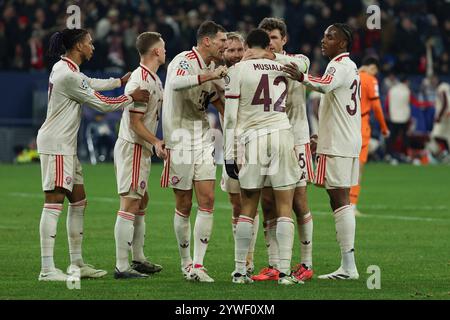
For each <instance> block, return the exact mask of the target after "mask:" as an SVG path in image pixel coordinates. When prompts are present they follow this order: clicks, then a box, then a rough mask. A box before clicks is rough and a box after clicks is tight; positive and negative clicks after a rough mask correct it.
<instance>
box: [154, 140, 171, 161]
mask: <svg viewBox="0 0 450 320" xmlns="http://www.w3.org/2000/svg"><path fill="white" fill-rule="evenodd" d="M152 149H153V154H156V156H157V157H158V158H160V159H163V160H166V159H167V156H168V155H169V154H168V151H167V149H166V144H165V143H164V141H163V140H158V142H157V143H155V144H154V145H153V148H152Z"/></svg>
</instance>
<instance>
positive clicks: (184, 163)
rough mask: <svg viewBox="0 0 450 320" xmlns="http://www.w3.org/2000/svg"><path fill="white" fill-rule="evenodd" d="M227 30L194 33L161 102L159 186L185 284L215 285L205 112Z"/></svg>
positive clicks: (210, 25)
mask: <svg viewBox="0 0 450 320" xmlns="http://www.w3.org/2000/svg"><path fill="white" fill-rule="evenodd" d="M225 32H226V31H225V29H224V28H223V27H222V26H220V25H218V24H216V23H214V22H213V21H205V22H203V23H202V24H201V25H200V26H199V29H198V31H197V46H196V47H193V48H192V50H191V51H184V52H182V53H180V54H178V55H177V56H176V57H175V58H174V59H173V60H172V62H171V63H170V64H169V67H168V70H167V79H166V86H165V88H164V101H163V108H162V109H163V115H162V121H163V122H162V125H163V135H164V140H165V142H166V148H167V149H168V152H169V153H168V159H167V160H166V161H165V162H164V170H163V173H162V175H161V186H163V187H171V188H172V189H173V191H174V194H175V215H174V229H175V235H176V238H177V243H178V250H179V253H180V258H181V271H182V273H183V276H184V277H185V278H186V279H187V280H194V281H200V282H213V281H214V280H213V278H211V277H210V276H209V275H208V273H207V270H206V268H204V266H203V260H204V257H205V253H206V249H207V247H208V242H209V240H210V238H211V232H212V226H213V211H214V184H215V179H216V166H215V163H214V142H213V139H212V135H211V132H210V127H209V122H208V118H207V113H206V110H207V108H208V105H209V103H210V102H211V101H214V100H215V99H217V92H216V91H217V90H216V89H215V86H214V84H213V81H212V80H216V79H220V78H223V77H224V76H225V75H226V72H227V68H226V67H225V66H219V67H217V68H214V67H215V65H214V63H213V62H212V61H213V59H221V58H222V55H223V51H224V50H225V41H226V34H225ZM192 189H194V190H195V195H196V197H197V203H198V210H197V216H196V219H195V226H194V259H192V258H191V252H190V238H191V225H190V221H189V217H190V214H191V208H192V193H193V192H192V191H193V190H192Z"/></svg>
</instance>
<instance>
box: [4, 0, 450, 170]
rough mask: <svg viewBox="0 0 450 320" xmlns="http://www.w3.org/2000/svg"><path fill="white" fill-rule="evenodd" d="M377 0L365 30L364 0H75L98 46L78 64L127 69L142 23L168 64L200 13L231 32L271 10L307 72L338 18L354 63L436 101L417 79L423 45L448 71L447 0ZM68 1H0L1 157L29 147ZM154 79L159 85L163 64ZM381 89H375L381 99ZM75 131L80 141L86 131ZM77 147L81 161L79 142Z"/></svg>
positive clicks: (427, 119) (419, 120)
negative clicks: (157, 39) (376, 68)
mask: <svg viewBox="0 0 450 320" xmlns="http://www.w3.org/2000/svg"><path fill="white" fill-rule="evenodd" d="M378 3H379V5H380V8H381V27H382V29H381V30H368V29H367V27H366V19H367V16H368V14H367V13H366V7H367V1H362V0H351V1H343V0H338V1H333V0H322V1H312V0H275V1H268V0H232V1H225V0H203V1H198V0H183V1H178V0H165V1H161V0H111V1H106V0H102V1H87V0H80V1H77V5H79V6H80V8H81V18H82V21H81V23H82V27H84V28H87V29H88V30H89V31H90V33H91V34H92V35H93V38H94V40H95V42H94V45H95V50H96V53H95V55H94V58H93V59H92V60H91V61H89V62H88V63H86V64H85V65H83V71H84V72H86V73H87V74H88V75H90V76H96V77H109V76H111V75H119V74H122V73H124V72H125V71H128V70H133V69H134V68H135V67H136V66H137V63H138V55H137V52H136V50H135V47H134V43H135V39H136V36H137V35H138V34H139V33H140V32H142V31H145V30H147V31H158V32H160V33H161V34H162V35H163V38H164V39H166V47H167V64H168V63H169V62H170V61H171V59H172V58H173V57H174V55H175V54H177V53H178V52H180V51H182V50H186V49H189V48H190V47H191V46H192V44H193V43H195V30H196V29H197V27H198V26H199V24H200V23H201V22H202V21H204V20H206V19H213V20H215V21H216V22H217V23H220V24H222V25H223V26H224V27H225V28H227V30H229V31H234V30H237V31H240V32H243V33H246V32H248V31H249V30H250V29H251V28H253V27H255V26H257V24H258V23H259V21H260V20H261V19H262V18H264V17H266V16H274V17H282V18H284V19H285V21H286V23H287V26H288V30H289V31H290V33H289V35H288V36H289V41H288V44H287V45H286V50H287V51H288V52H301V53H303V54H305V55H307V56H308V57H309V58H310V60H311V69H310V70H311V73H313V74H320V73H321V72H322V71H323V69H324V67H325V66H326V63H327V61H326V60H325V59H323V58H322V56H321V54H320V39H321V37H322V34H321V33H322V30H324V29H325V28H326V27H327V26H328V25H329V24H330V23H331V22H335V21H341V22H347V23H348V24H350V25H351V26H352V27H353V29H354V44H353V49H352V58H353V60H354V61H355V62H356V63H359V62H360V61H361V59H362V58H363V57H364V56H366V55H375V56H378V57H379V58H380V60H381V67H382V70H381V77H386V79H389V77H388V76H389V75H390V74H394V75H399V74H407V75H408V77H409V79H410V85H411V88H412V89H413V90H414V92H416V93H418V94H417V98H418V99H419V100H427V101H432V102H433V101H434V96H433V94H432V92H433V90H434V89H435V87H434V88H433V86H432V85H431V86H428V87H424V85H423V83H422V82H423V81H424V78H425V73H426V66H427V61H428V60H427V55H426V49H425V45H424V43H426V42H427V41H428V42H430V43H432V48H433V49H432V57H431V58H432V61H433V66H432V69H433V71H434V74H436V75H439V76H441V77H442V76H444V75H446V76H447V77H448V74H450V67H449V51H448V48H450V18H449V16H448V14H446V13H448V12H449V11H450V3H449V2H448V1H445V0H436V1H425V0H415V1H400V0H380V1H378ZM67 5H68V4H67V3H66V2H64V1H56V0H53V1H41V0H15V1H1V2H0V13H1V15H0V70H1V71H0V85H2V88H4V91H3V94H4V97H3V98H4V102H3V108H1V110H0V130H1V131H2V132H5V134H2V140H4V141H5V143H3V142H2V146H5V147H4V148H3V150H2V152H1V153H0V161H2V162H9V161H12V160H13V159H14V156H15V155H14V153H15V152H14V148H15V147H17V146H18V145H23V146H25V145H27V144H28V143H29V141H30V140H31V139H32V137H33V135H35V134H36V131H37V128H39V126H40V124H41V123H42V120H43V119H44V116H45V110H46V90H47V88H46V85H47V80H48V71H49V70H50V68H51V67H52V65H53V63H54V62H55V61H54V60H52V59H49V58H48V57H47V56H46V48H47V47H48V40H49V37H50V35H51V34H52V33H53V32H55V31H56V30H61V29H63V28H64V27H65V24H66V19H67V16H68V15H67V13H66V9H67ZM428 62H429V61H428ZM160 77H161V79H162V81H163V82H164V79H165V71H164V68H162V71H161V72H160ZM447 81H448V78H447ZM381 83H383V81H380V84H381ZM430 88H431V89H430ZM386 92H387V91H386V88H384V87H383V86H382V87H381V94H382V97H384V95H385V94H386ZM430 92H431V94H430ZM111 94H117V92H111ZM383 101H384V99H383ZM432 109H433V108H430V109H427V110H425V109H423V108H418V109H417V108H415V107H413V111H412V116H413V118H414V119H415V121H414V124H415V127H414V128H415V129H416V130H417V131H419V132H425V134H428V133H429V132H430V130H431V128H432V122H433V121H432V119H433V110H432ZM119 116H120V115H111V116H108V121H111V124H112V125H113V126H114V124H115V122H116V121H117V119H118V117H119ZM93 117H94V115H89V114H87V115H86V117H85V120H86V121H85V123H83V125H84V128H81V130H80V131H81V132H85V131H86V127H87V124H88V122H89V121H90V119H93ZM374 134H377V131H376V130H374ZM19 138H20V139H19ZM80 138H81V139H82V140H83V141H86V140H85V137H84V136H81V137H80ZM80 145H81V147H82V148H84V149H85V150H86V152H85V155H86V158H85V160H88V152H87V147H86V143H83V144H80ZM16 149H17V148H16ZM80 155H81V156H82V155H83V151H81V152H80Z"/></svg>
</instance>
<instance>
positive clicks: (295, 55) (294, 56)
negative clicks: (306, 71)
mask: <svg viewBox="0 0 450 320" xmlns="http://www.w3.org/2000/svg"><path fill="white" fill-rule="evenodd" d="M285 55H286V56H288V57H290V58H292V59H299V60H303V61H307V62H308V65H309V58H308V57H307V56H305V55H304V54H302V53H286V54H285Z"/></svg>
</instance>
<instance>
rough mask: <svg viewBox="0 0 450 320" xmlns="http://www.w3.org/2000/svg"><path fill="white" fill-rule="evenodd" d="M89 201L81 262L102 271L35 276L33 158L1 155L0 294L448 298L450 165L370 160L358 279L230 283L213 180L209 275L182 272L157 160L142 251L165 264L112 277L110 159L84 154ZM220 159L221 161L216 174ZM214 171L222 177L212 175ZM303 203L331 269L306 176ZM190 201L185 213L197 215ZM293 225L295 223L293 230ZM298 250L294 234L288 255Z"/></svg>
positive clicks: (63, 252) (325, 211)
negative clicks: (141, 274) (372, 284)
mask: <svg viewBox="0 0 450 320" xmlns="http://www.w3.org/2000/svg"><path fill="white" fill-rule="evenodd" d="M83 170H84V177H85V187H86V192H87V195H88V196H87V199H88V202H89V204H88V207H87V210H86V216H85V237H84V245H83V248H84V251H83V255H84V258H85V261H86V262H87V263H91V264H94V265H95V266H96V267H98V268H104V269H107V270H108V272H109V273H108V275H107V276H106V277H105V278H103V279H97V280H82V282H81V290H69V289H68V288H67V287H66V284H65V283H41V282H38V281H37V277H38V274H39V270H40V248H39V220H40V215H41V208H42V204H43V194H42V191H41V184H40V181H41V180H40V179H41V178H40V168H39V165H23V166H13V165H1V166H0V178H1V181H2V184H1V187H0V188H1V189H0V201H1V203H2V219H1V222H0V257H1V259H0V274H1V280H0V283H1V285H0V299H176V300H177V299H188V300H189V299H250V300H253V299H449V298H450V255H449V252H450V251H449V241H450V198H449V189H450V188H449V185H450V182H449V181H450V168H449V167H448V166H429V167H415V166H395V167H394V166H387V165H381V164H376V165H372V164H371V165H368V166H367V167H366V171H365V174H364V179H363V188H362V195H361V197H360V206H359V209H360V211H362V212H363V213H364V214H365V216H362V217H358V218H357V233H356V262H357V266H358V270H359V273H360V279H359V280H357V281H339V282H336V281H326V280H318V279H316V278H314V279H313V280H312V281H310V282H307V283H306V284H304V285H298V286H291V287H281V286H278V285H277V284H276V283H275V282H262V283H261V282H260V283H254V284H253V285H235V284H232V283H231V277H230V273H231V272H232V271H233V268H234V262H233V260H234V241H233V237H232V234H231V224H230V222H231V219H230V217H231V209H230V205H229V204H228V201H227V195H226V194H225V193H224V192H222V191H221V190H220V187H219V185H218V184H216V205H215V213H214V216H215V220H214V229H213V234H212V239H211V241H210V244H209V248H208V251H207V253H206V258H205V266H206V267H207V268H208V270H209V273H210V275H211V276H212V277H213V278H214V279H215V280H216V282H215V283H213V284H205V283H192V282H187V281H185V280H184V279H183V278H182V275H181V272H180V259H179V255H178V250H177V245H176V239H175V234H174V231H173V211H174V198H173V194H172V191H171V190H170V189H161V188H160V187H159V177H160V173H161V171H162V166H161V165H153V167H152V173H151V175H150V179H149V186H150V203H149V206H148V213H147V217H146V221H147V238H146V248H145V251H146V254H147V255H148V257H149V258H150V259H151V260H152V261H155V262H157V263H160V264H162V265H163V267H164V269H163V271H162V272H161V273H160V274H157V275H154V276H152V277H151V278H149V279H146V280H125V281H123V280H120V281H119V280H115V279H113V276H112V273H113V270H114V264H115V245H114V223H115V219H116V212H117V209H118V197H117V195H116V183H115V177H114V169H113V166H112V165H111V164H106V165H97V166H90V165H87V164H84V166H83ZM219 176H220V169H219V170H218V177H219ZM218 181H219V180H218ZM308 196H309V203H310V207H311V211H312V214H313V216H314V242H313V244H314V251H313V257H314V270H315V272H316V275H318V274H323V273H328V272H331V271H334V270H335V269H336V268H337V267H338V265H339V261H340V255H339V249H338V245H337V243H336V237H335V229H334V219H333V217H332V214H331V211H330V209H329V205H328V198H327V196H326V192H325V190H323V189H319V188H316V187H314V186H311V187H310V188H309V191H308ZM195 210H196V204H195V200H194V205H193V210H192V212H193V214H192V216H191V224H192V228H193V225H194V217H195ZM66 215H67V200H66V203H65V206H64V212H63V214H62V215H61V216H60V219H59V224H58V236H57V239H56V247H55V264H56V267H58V268H60V269H62V270H63V271H65V269H66V268H67V266H68V263H69V255H68V244H67V236H66V230H65V229H66V228H65V221H66ZM296 232H297V231H296ZM266 257H267V254H266V249H265V245H264V239H263V233H262V227H260V232H259V234H258V241H257V246H256V253H255V264H256V268H257V269H259V268H261V267H263V266H265V265H266V261H267V260H266ZM298 259H299V249H298V236H297V234H296V240H295V244H294V255H293V262H292V263H293V264H294V263H296V262H297V261H298ZM370 265H377V266H379V267H380V269H381V289H380V290H369V289H367V285H366V281H367V279H368V277H369V276H370V274H368V273H366V270H367V267H368V266H370Z"/></svg>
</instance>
